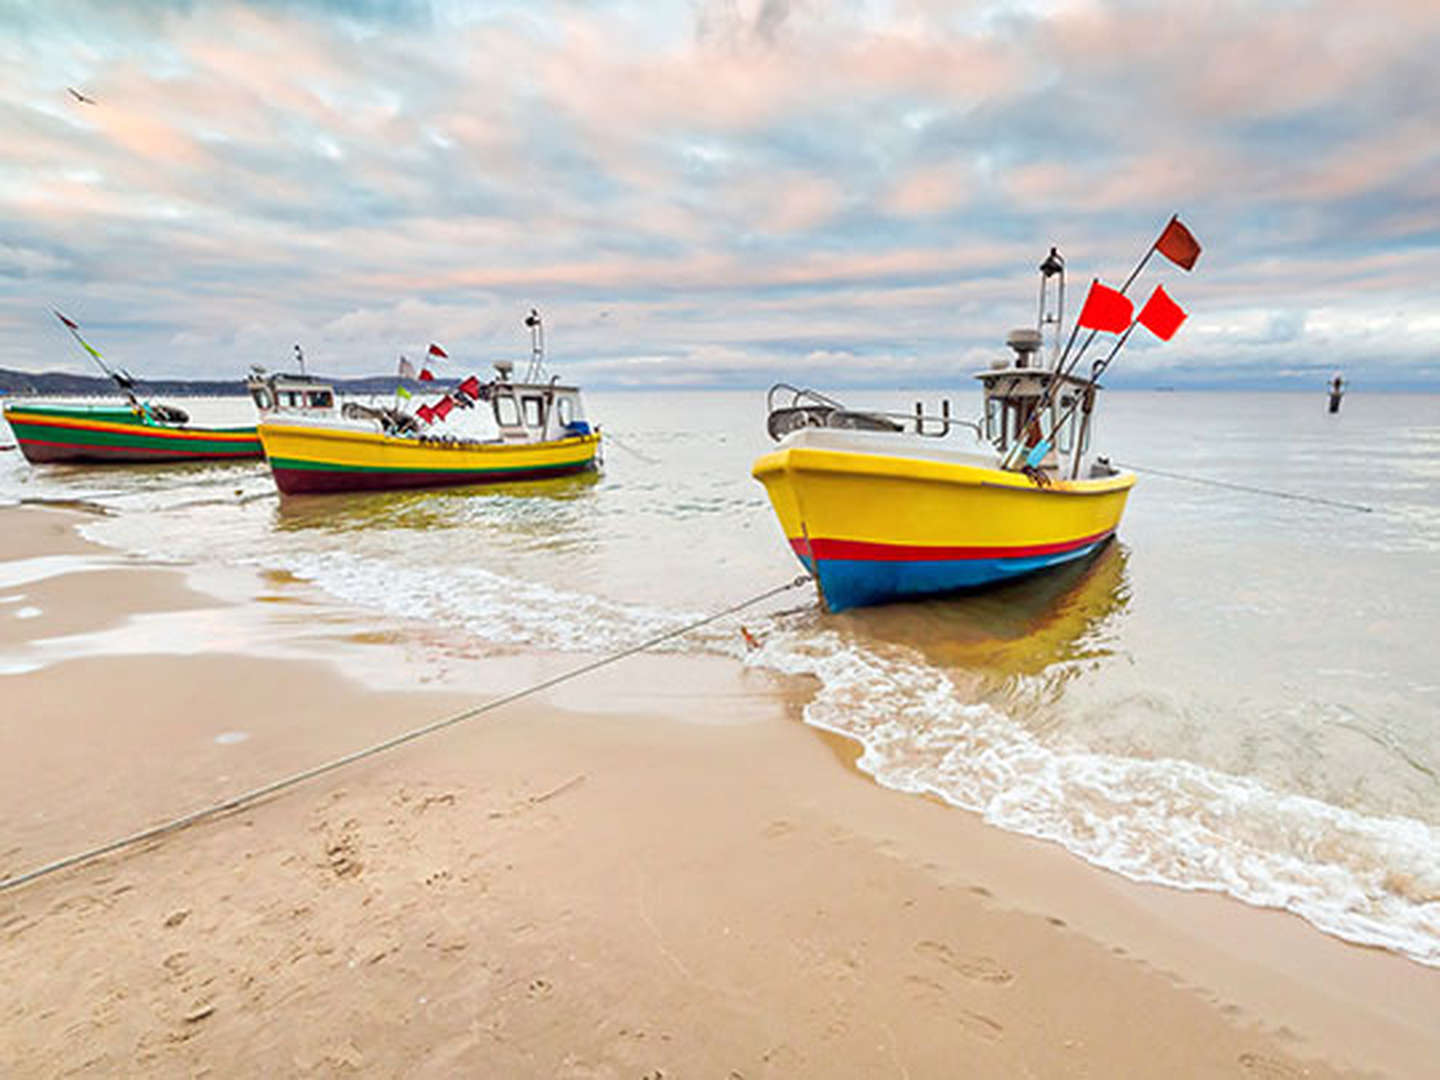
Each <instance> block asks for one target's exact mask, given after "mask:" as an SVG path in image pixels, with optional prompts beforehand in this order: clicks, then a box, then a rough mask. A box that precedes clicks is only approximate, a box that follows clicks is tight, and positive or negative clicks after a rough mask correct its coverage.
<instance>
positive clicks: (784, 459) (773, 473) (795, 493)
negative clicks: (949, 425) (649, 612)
mask: <svg viewBox="0 0 1440 1080" xmlns="http://www.w3.org/2000/svg"><path fill="white" fill-rule="evenodd" d="M754 475H755V477H756V479H758V480H760V481H761V482H762V483H763V484H764V485H765V488H766V491H767V493H768V494H769V496H770V501H771V504H772V505H773V506H774V508H775V512H776V515H777V517H778V518H779V519H780V524H781V527H782V528H783V529H784V530H785V535H786V538H787V539H788V540H789V542H790V546H791V549H792V550H793V551H794V552H795V554H796V557H797V558H799V560H800V561H801V563H802V564H804V565H805V567H806V568H807V569H808V570H810V572H811V573H812V574H814V575H815V578H816V581H817V583H818V585H819V588H820V593H821V597H822V598H823V600H824V602H825V604H826V606H827V607H828V608H829V609H830V610H831V611H843V610H845V609H846V608H852V607H862V606H867V605H871V604H883V603H887V602H890V601H894V600H904V599H911V598H916V597H922V596H929V595H934V594H938V593H947V592H955V591H959V590H965V589H980V588H985V587H987V586H991V585H996V584H999V583H1001V582H1005V581H1010V580H1013V579H1015V578H1018V577H1022V576H1024V575H1026V574H1032V573H1035V572H1037V571H1040V570H1044V569H1046V568H1048V567H1052V566H1057V565H1059V564H1061V563H1066V562H1070V561H1072V560H1075V559H1083V558H1085V557H1087V556H1089V555H1091V554H1093V553H1094V552H1095V551H1097V550H1099V548H1101V547H1102V546H1103V545H1104V544H1105V543H1106V542H1108V541H1109V539H1110V538H1111V537H1112V536H1113V535H1114V533H1115V530H1116V528H1117V527H1118V525H1119V523H1120V516H1121V514H1122V513H1123V512H1124V509H1125V501H1126V499H1127V498H1128V496H1129V492H1130V488H1131V487H1132V486H1133V485H1134V483H1135V477H1134V475H1133V474H1129V473H1124V474H1120V475H1117V476H1113V477H1105V478H1102V479H1095V480H1079V481H1056V482H1054V483H1052V484H1051V485H1049V486H1048V487H1040V486H1039V485H1037V484H1036V483H1035V482H1034V481H1033V480H1031V479H1029V478H1028V477H1026V476H1024V475H1022V474H1018V473H1012V472H1007V471H1005V470H1002V469H997V468H993V467H987V466H984V465H980V464H971V463H962V462H958V461H943V460H936V459H933V458H918V457H906V456H901V455H898V454H893V453H864V452H854V451H845V450H836V449H824V448H818V447H808V446H804V445H798V446H789V447H785V448H783V449H780V450H777V451H775V452H773V453H770V454H766V455H765V456H764V457H762V458H760V459H759V460H758V461H757V462H756V463H755V467H754Z"/></svg>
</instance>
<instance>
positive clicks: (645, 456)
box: [605, 428, 660, 465]
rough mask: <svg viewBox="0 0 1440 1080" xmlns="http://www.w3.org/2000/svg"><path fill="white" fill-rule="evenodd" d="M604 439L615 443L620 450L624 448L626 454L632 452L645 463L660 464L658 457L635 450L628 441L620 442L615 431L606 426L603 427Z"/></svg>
mask: <svg viewBox="0 0 1440 1080" xmlns="http://www.w3.org/2000/svg"><path fill="white" fill-rule="evenodd" d="M605 441H606V442H612V443H614V444H615V445H616V446H618V447H619V448H620V449H621V450H624V451H625V452H626V453H627V454H633V455H634V456H635V457H637V458H639V459H640V460H641V461H643V462H645V464H646V465H659V464H660V459H659V458H654V457H651V456H650V455H649V454H647V453H644V452H643V451H640V450H636V449H635V448H634V447H633V446H630V445H629V444H628V443H623V442H621V441H620V440H619V439H618V438H617V437H616V435H615V433H614V432H613V431H611V430H610V429H609V428H606V429H605Z"/></svg>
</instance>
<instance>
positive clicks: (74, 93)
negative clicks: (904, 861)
mask: <svg viewBox="0 0 1440 1080" xmlns="http://www.w3.org/2000/svg"><path fill="white" fill-rule="evenodd" d="M65 89H66V90H69V91H70V96H71V97H73V98H74V99H75V100H76V101H78V102H80V104H81V105H94V104H95V99H94V98H92V97H86V96H85V95H84V94H82V93H81V92H80V91H79V90H76V89H75V88H74V87H73V86H67V87H66V88H65Z"/></svg>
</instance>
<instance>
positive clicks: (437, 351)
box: [430, 341, 450, 360]
mask: <svg viewBox="0 0 1440 1080" xmlns="http://www.w3.org/2000/svg"><path fill="white" fill-rule="evenodd" d="M430 355H431V356H442V357H444V358H445V359H447V360H448V359H449V358H450V354H449V353H447V352H446V351H445V350H444V349H442V348H441V347H440V346H439V345H436V344H435V343H434V342H433V341H432V342H431V343H430Z"/></svg>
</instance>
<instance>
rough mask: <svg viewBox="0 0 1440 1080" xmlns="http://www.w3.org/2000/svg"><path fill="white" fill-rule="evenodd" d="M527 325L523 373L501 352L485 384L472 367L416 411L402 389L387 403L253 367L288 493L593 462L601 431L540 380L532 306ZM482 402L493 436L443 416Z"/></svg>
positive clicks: (576, 403)
mask: <svg viewBox="0 0 1440 1080" xmlns="http://www.w3.org/2000/svg"><path fill="white" fill-rule="evenodd" d="M527 325H529V326H530V327H531V330H532V333H533V334H535V335H536V336H535V339H534V341H535V345H534V352H533V353H532V357H531V364H530V368H529V370H528V371H527V373H526V375H525V378H524V379H523V380H521V381H516V380H514V379H513V378H512V374H513V371H514V365H513V364H512V363H511V362H509V361H499V362H497V363H496V364H495V372H496V373H495V376H494V378H492V379H491V380H490V381H489V382H487V383H483V384H482V383H481V382H480V381H479V379H478V378H476V377H475V376H473V375H472V376H470V377H468V378H466V379H464V380H461V381H460V382H458V383H457V384H456V385H455V386H454V387H453V388H450V389H447V390H445V391H443V392H441V391H436V390H430V391H426V392H428V393H439V397H438V398H436V399H435V403H434V404H433V405H432V404H430V403H428V402H427V403H425V404H422V405H420V406H419V407H418V408H417V409H416V410H415V412H414V413H413V414H412V413H410V412H408V411H406V410H403V409H401V408H400V407H399V400H400V398H399V396H397V397H396V399H395V404H394V405H389V406H375V405H366V404H362V403H359V402H353V401H352V402H346V403H344V404H340V403H338V402H337V401H336V398H335V394H334V391H333V388H331V387H329V386H327V385H325V384H323V383H321V382H318V381H317V380H316V379H315V378H314V377H312V376H306V375H303V374H301V375H298V376H297V375H267V374H266V373H264V372H263V371H257V372H256V373H255V374H253V375H252V376H251V377H250V380H249V384H248V385H249V389H250V393H251V396H252V398H253V399H254V401H255V404H256V406H257V407H258V408H259V410H260V414H261V420H260V424H259V426H258V431H259V434H260V442H261V444H262V445H263V446H264V448H265V457H266V459H267V460H268V461H269V463H270V470H271V472H272V473H273V474H274V476H275V484H276V486H277V487H278V488H279V489H280V491H281V492H282V493H284V494H286V495H305V494H320V493H327V492H341V491H377V490H395V489H402V488H429V487H456V486H462V485H474V484H495V483H507V482H514V481H521V480H539V479H543V478H547V477H554V476H568V475H571V474H573V473H580V472H585V471H587V470H591V469H594V468H595V467H596V462H597V459H598V454H599V449H600V431H599V429H598V428H595V429H592V428H591V426H590V424H589V422H588V421H587V420H586V419H585V413H584V407H583V404H582V402H581V397H580V391H579V389H578V388H576V387H574V386H563V385H561V384H560V383H559V381H558V379H554V378H552V379H550V380H548V381H546V380H544V378H543V364H544V353H543V344H541V339H540V337H539V336H538V335H539V332H540V331H539V327H540V321H539V315H538V313H536V312H531V315H530V318H529V319H527ZM426 374H427V375H428V372H426ZM405 396H406V397H410V396H411V395H410V394H409V392H408V391H406V394H405ZM484 404H488V406H489V414H490V417H491V418H493V420H494V428H495V430H496V432H497V433H498V434H497V435H496V437H493V438H472V437H466V436H464V435H462V434H458V433H455V429H452V428H451V427H450V426H449V424H448V423H447V422H448V420H449V418H450V416H451V415H452V413H455V414H464V411H465V410H467V409H474V408H475V407H476V406H477V405H484ZM426 425H436V426H434V427H429V428H428V429H427V427H426Z"/></svg>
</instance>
